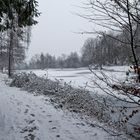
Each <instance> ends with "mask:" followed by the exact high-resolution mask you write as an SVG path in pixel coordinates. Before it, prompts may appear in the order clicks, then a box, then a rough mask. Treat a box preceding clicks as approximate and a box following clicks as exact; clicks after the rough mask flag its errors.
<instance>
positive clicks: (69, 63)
mask: <svg viewBox="0 0 140 140" xmlns="http://www.w3.org/2000/svg"><path fill="white" fill-rule="evenodd" d="M25 66H26V68H27V69H46V68H78V67H81V58H80V56H79V55H78V54H77V52H71V53H70V55H68V56H66V55H64V54H62V55H61V56H60V57H57V58H56V57H55V56H52V55H50V54H48V53H47V54H43V53H41V54H36V55H35V56H33V57H32V58H31V60H30V62H29V64H26V65H25Z"/></svg>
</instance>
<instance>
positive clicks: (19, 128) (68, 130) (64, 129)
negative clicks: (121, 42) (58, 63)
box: [0, 70, 128, 140]
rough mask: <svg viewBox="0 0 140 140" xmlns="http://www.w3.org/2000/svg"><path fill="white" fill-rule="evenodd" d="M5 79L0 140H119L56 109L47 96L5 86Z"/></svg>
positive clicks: (0, 81)
mask: <svg viewBox="0 0 140 140" xmlns="http://www.w3.org/2000/svg"><path fill="white" fill-rule="evenodd" d="M85 71H87V70H85ZM57 72H58V71H57ZM65 72H66V73H67V71H65ZM39 73H40V72H39ZM54 73H55V71H54ZM66 73H65V75H66ZM74 73H75V72H74ZM74 73H73V74H74ZM6 79H7V78H6V76H5V75H2V74H0V140H57V139H58V140H79V139H80V140H121V138H120V137H119V138H118V137H115V138H114V137H112V136H109V134H108V133H107V132H105V131H103V130H102V129H99V128H97V127H96V126H94V125H93V126H91V125H89V124H87V123H85V122H83V121H82V120H81V119H78V118H73V117H72V116H71V115H70V114H69V113H66V112H64V111H63V110H60V109H56V108H55V107H54V106H53V105H52V104H51V103H50V101H49V98H48V97H45V96H34V95H32V94H29V93H28V92H26V91H21V90H20V89H18V88H13V87H9V86H7V85H6V84H5V80H6ZM96 123H98V122H96ZM127 139H128V138H124V139H123V140H127Z"/></svg>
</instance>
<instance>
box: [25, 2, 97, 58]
mask: <svg viewBox="0 0 140 140" xmlns="http://www.w3.org/2000/svg"><path fill="white" fill-rule="evenodd" d="M84 1H86V0H38V2H39V10H40V12H41V13H42V14H41V16H40V17H39V18H38V21H39V23H38V25H36V26H34V27H33V30H32V39H31V44H30V47H29V50H28V55H27V56H28V59H29V58H31V56H33V55H34V54H36V53H41V52H43V53H50V54H51V55H56V56H60V55H61V54H62V53H64V54H69V53H70V52H72V51H77V52H80V50H81V47H82V46H83V43H84V41H85V40H86V39H87V38H88V37H92V35H81V34H76V33H74V32H80V31H83V30H92V28H93V27H94V26H93V25H91V24H90V23H89V22H88V21H86V20H85V19H82V18H81V17H79V16H77V15H76V14H73V13H80V12H81V11H80V8H78V7H76V5H77V6H80V5H82V2H84Z"/></svg>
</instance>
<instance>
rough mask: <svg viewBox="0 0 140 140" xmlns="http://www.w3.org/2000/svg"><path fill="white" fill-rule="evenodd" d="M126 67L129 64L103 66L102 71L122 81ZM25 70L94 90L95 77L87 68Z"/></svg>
mask: <svg viewBox="0 0 140 140" xmlns="http://www.w3.org/2000/svg"><path fill="white" fill-rule="evenodd" d="M128 69H129V66H110V67H104V69H103V70H102V72H104V73H105V74H106V75H108V76H109V77H110V78H112V79H115V80H116V79H117V80H118V81H124V80H125V79H126V71H128ZM26 72H33V73H35V74H36V75H38V76H41V77H48V78H49V79H52V80H55V79H58V80H60V81H62V82H64V81H65V82H67V83H70V84H71V85H72V86H75V87H82V88H84V87H86V88H87V89H89V90H91V91H92V90H94V89H93V88H91V87H94V85H93V79H94V80H95V78H96V77H95V75H94V74H93V73H91V72H90V70H89V69H88V68H77V69H48V70H28V71H26ZM94 72H95V73H96V74H99V75H100V73H101V71H100V70H94Z"/></svg>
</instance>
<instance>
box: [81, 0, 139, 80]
mask: <svg viewBox="0 0 140 140" xmlns="http://www.w3.org/2000/svg"><path fill="white" fill-rule="evenodd" d="M139 8H140V1H139V0H134V1H131V0H119V1H118V0H104V1H100V0H90V1H88V3H87V4H86V9H88V10H89V11H90V14H86V15H82V17H84V18H86V19H88V20H89V21H90V22H93V23H95V24H97V25H98V26H102V27H104V28H107V29H109V30H112V31H114V32H115V33H116V34H122V33H123V32H124V31H125V35H126V36H125V41H122V40H121V39H119V41H120V42H121V43H123V44H125V45H129V47H130V48H131V54H132V58H133V65H134V66H135V68H136V69H138V68H139V62H138V56H137V53H136V49H137V47H139V46H140V44H139V43H140V42H139V39H138V34H137V32H138V29H139V27H140V10H139ZM90 33H93V32H90ZM100 33H101V32H100ZM137 74H138V80H139V82H140V72H137Z"/></svg>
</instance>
